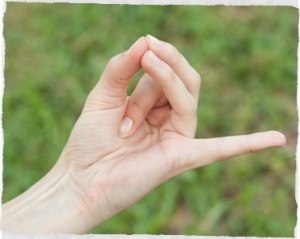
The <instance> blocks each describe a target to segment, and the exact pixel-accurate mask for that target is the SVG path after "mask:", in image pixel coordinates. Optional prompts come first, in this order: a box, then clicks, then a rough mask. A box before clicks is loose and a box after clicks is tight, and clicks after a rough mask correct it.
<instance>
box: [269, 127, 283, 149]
mask: <svg viewBox="0 0 300 239" xmlns="http://www.w3.org/2000/svg"><path fill="white" fill-rule="evenodd" d="M269 133H270V134H271V135H272V138H273V140H274V142H275V144H276V146H284V145H286V143H287V139H286V137H285V135H284V134H283V133H281V132H279V131H276V130H272V131H269Z"/></svg>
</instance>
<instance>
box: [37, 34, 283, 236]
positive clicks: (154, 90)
mask: <svg viewBox="0 0 300 239" xmlns="http://www.w3.org/2000/svg"><path fill="white" fill-rule="evenodd" d="M140 68H142V69H143V71H144V72H145V74H144V75H143V76H142V78H141V80H140V82H139V83H138V85H137V87H136V89H135V90H134V92H133V94H132V95H131V96H130V97H128V96H127V87H128V85H129V84H130V81H131V78H132V77H133V75H134V74H135V73H136V72H137V71H138V70H139V69H140ZM199 89H200V76H199V74H198V73H197V72H196V71H195V70H194V69H193V68H192V67H191V66H190V64H189V63H188V62H187V60H186V59H185V58H184V57H183V56H182V55H181V54H180V53H179V52H178V50H177V49H176V48H175V47H174V46H172V45H170V44H169V43H166V42H162V41H159V40H157V39H155V38H153V37H150V36H147V37H141V38H140V39H138V40H137V41H136V42H135V44H134V45H133V46H132V47H131V48H130V49H129V50H128V51H126V52H124V53H121V54H119V55H117V56H115V57H113V58H112V59H111V60H110V61H109V63H108V64H107V66H106V68H105V70H104V72H103V74H102V76H101V80H100V81H99V82H98V83H97V85H96V86H95V88H94V89H93V90H92V91H91V93H90V94H89V96H88V98H87V100H86V103H85V106H84V108H83V111H82V114H81V115H80V117H79V119H78V121H77V122H76V124H75V126H74V128H73V131H72V133H71V135H70V138H69V140H68V142H67V144H66V146H65V148H64V150H63V152H62V154H61V157H60V159H59V160H58V162H57V164H56V165H55V167H54V170H53V171H61V172H63V173H61V175H63V176H61V177H60V180H58V181H59V182H60V183H59V184H62V185H63V186H62V187H61V188H64V189H65V190H66V192H68V195H71V196H72V197H75V198H76V205H77V207H78V208H80V210H79V211H80V213H79V212H78V214H77V217H81V218H82V220H81V221H79V220H78V219H76V220H75V221H76V223H74V222H72V220H73V218H69V222H68V221H67V219H66V221H64V224H65V226H64V227H63V226H62V225H63V224H61V223H57V224H56V223H54V224H53V226H52V229H51V231H52V232H69V233H83V232H86V231H88V230H90V229H91V228H93V227H94V226H96V225H97V224H99V223H101V222H103V221H104V220H106V219H108V218H109V217H111V216H113V215H115V214H116V213H118V212H120V211H121V210H123V209H125V208H127V207H129V206H130V205H132V204H133V203H134V202H136V201H137V200H138V199H140V198H141V197H143V196H144V195H145V194H147V193H148V192H150V191H151V190H152V189H154V188H155V187H157V186H158V185H160V184H161V183H163V182H164V181H166V180H168V179H170V178H171V177H174V176H176V175H178V174H180V173H182V172H184V171H186V170H189V169H192V168H196V167H201V166H204V165H207V164H210V163H213V162H216V161H218V160H223V159H228V158H231V157H234V156H238V155H242V154H245V153H248V152H253V151H257V150H261V149H264V148H268V147H273V146H281V145H284V144H285V137H284V136H283V135H282V134H281V133H279V132H276V131H270V132H264V133H256V134H251V135H243V136H232V137H224V138H213V139H194V135H195V131H196V126H197V117H196V112H197V102H198V96H199ZM62 179H63V180H62ZM62 182H63V183H62ZM64 198H68V197H67V196H64ZM64 200H66V201H67V199H64ZM73 204H75V203H73ZM53 207H55V205H53ZM62 210H63V209H62ZM74 214H75V213H72V215H74ZM75 215H76V214H75ZM68 223H69V224H68ZM66 224H68V225H66ZM40 231H41V232H45V231H49V228H48V229H46V230H43V228H40Z"/></svg>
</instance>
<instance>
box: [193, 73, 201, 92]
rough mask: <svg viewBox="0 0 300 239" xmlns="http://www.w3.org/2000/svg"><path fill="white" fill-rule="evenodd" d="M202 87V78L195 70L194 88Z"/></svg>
mask: <svg viewBox="0 0 300 239" xmlns="http://www.w3.org/2000/svg"><path fill="white" fill-rule="evenodd" d="M200 86H201V76H200V74H199V73H198V72H197V71H196V70H194V72H193V87H195V88H197V89H199V88H200Z"/></svg>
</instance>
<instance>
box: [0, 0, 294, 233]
mask: <svg viewBox="0 0 300 239" xmlns="http://www.w3.org/2000/svg"><path fill="white" fill-rule="evenodd" d="M6 2H23V3H38V2H41V3H42V2H44V3H64V2H65V3H98V4H130V5H209V6H212V5H224V6H290V7H295V8H298V9H299V1H298V0H87V1H84V0H69V1H67V0H48V1H47V0H7V1H5V0H2V1H1V0H0V10H1V11H0V14H1V15H0V17H1V18H2V21H1V22H0V30H1V32H2V36H1V38H0V51H1V55H2V58H1V59H0V69H1V73H0V77H1V80H0V105H1V108H0V115H1V119H2V114H3V112H2V101H3V93H4V63H5V42H4V36H3V29H4V24H3V20H4V13H5V10H6ZM298 11H299V10H298ZM299 13H300V12H299ZM299 39H300V14H299V19H298V50H297V62H298V63H297V112H298V119H299V118H300V110H299V105H300V93H299V92H298V88H299V87H298V82H299V76H300V62H299V58H300V44H299ZM299 131H300V125H299V123H298V132H299ZM3 139H4V138H3V128H2V125H1V128H0V154H1V156H2V157H1V159H2V160H1V164H0V172H1V178H3ZM298 142H299V135H298ZM299 154H300V149H299V147H298V143H297V150H296V185H295V186H296V190H295V196H296V202H297V205H298V201H299V200H300V198H299V197H300V196H299V193H300V188H299V180H300V175H299V170H298V168H299V164H300V162H299V159H298V157H299ZM0 191H1V195H2V191H3V182H2V180H1V181H0ZM1 202H2V197H1ZM1 215H2V214H1V209H0V217H1ZM299 216H300V209H299V207H297V223H296V227H295V231H294V232H295V234H294V236H295V238H296V239H297V238H300V225H299V223H298V217H299ZM2 235H3V236H4V238H14V239H32V238H34V239H37V238H40V239H49V238H51V239H52V238H53V239H58V238H61V239H82V238H88V239H96V238H97V239H98V238H101V239H121V238H122V239H156V238H159V239H212V238H220V239H221V238H224V239H225V238H226V239H227V238H236V239H242V238H247V239H253V238H263V237H246V236H243V237H228V236H185V235H139V234H136V235H114V234H111V235H110V234H106V235H63V234H61V235H54V234H53V235H52V234H49V235H25V234H24V235H22V234H18V235H14V234H7V233H2V231H1V230H0V236H1V238H2ZM268 238H271V237H268ZM272 238H275V237H272ZM278 238H279V237H278ZM288 238H292V237H280V239H288Z"/></svg>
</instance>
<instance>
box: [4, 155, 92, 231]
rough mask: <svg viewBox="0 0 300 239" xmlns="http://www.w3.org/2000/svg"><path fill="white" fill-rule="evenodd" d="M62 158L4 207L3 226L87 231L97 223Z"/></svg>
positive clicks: (6, 228) (15, 229)
mask: <svg viewBox="0 0 300 239" xmlns="http://www.w3.org/2000/svg"><path fill="white" fill-rule="evenodd" d="M68 171H69V170H68V167H67V166H66V165H64V163H63V161H62V160H58V164H57V165H55V166H54V168H53V169H52V170H51V171H50V172H49V173H48V174H47V175H46V176H45V177H43V178H42V179H41V180H40V181H38V182H37V183H36V184H34V185H33V186H32V187H31V188H29V189H28V190H27V191H25V192H24V193H23V194H21V195H20V196H18V197H17V198H15V199H13V200H11V201H9V202H7V203H5V204H4V205H3V206H2V221H1V229H2V230H3V231H5V232H10V233H84V232H87V231H88V230H90V229H91V228H92V227H93V226H94V224H93V219H92V217H91V215H90V214H89V212H88V209H87V207H86V205H85V203H84V195H82V194H81V193H80V192H79V191H78V189H76V187H75V185H74V184H73V181H72V179H71V177H70V175H69V172H68Z"/></svg>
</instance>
